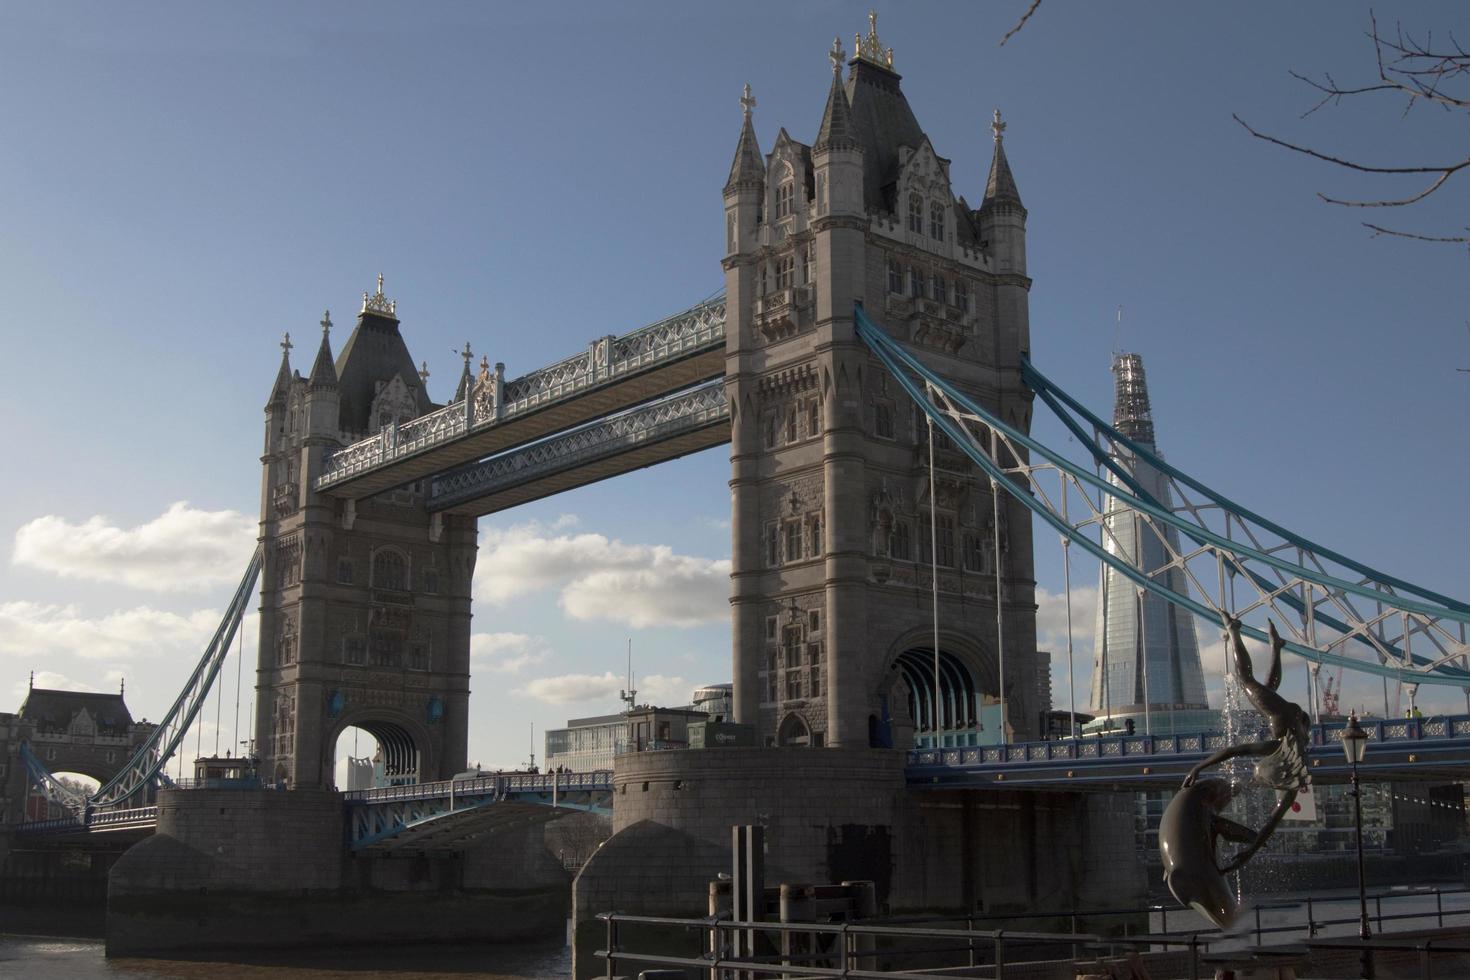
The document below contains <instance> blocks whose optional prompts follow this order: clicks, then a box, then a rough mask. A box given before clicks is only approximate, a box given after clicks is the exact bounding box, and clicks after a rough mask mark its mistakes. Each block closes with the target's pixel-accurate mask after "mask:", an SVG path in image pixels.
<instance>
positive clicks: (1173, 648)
mask: <svg viewBox="0 0 1470 980" xmlns="http://www.w3.org/2000/svg"><path fill="white" fill-rule="evenodd" d="M1113 377H1114V385H1115V390H1116V401H1115V403H1114V407H1113V425H1114V427H1115V428H1116V429H1118V431H1119V432H1121V433H1122V434H1123V435H1125V436H1127V437H1128V438H1129V439H1131V440H1133V441H1134V442H1136V443H1138V444H1139V445H1141V446H1143V447H1144V448H1146V449H1148V450H1150V451H1151V452H1155V453H1157V448H1156V445H1155V443H1154V423H1153V416H1152V413H1151V411H1150V408H1149V399H1148V384H1147V381H1146V380H1145V378H1144V373H1143V358H1142V357H1140V356H1139V355H1138V354H1115V355H1114V356H1113ZM1113 459H1114V461H1115V462H1116V463H1117V464H1118V466H1119V468H1120V469H1122V470H1123V471H1124V472H1125V473H1128V474H1130V475H1131V476H1132V477H1133V478H1134V479H1135V480H1136V481H1137V482H1138V484H1139V485H1140V486H1142V487H1143V489H1144V490H1146V491H1147V492H1148V493H1149V494H1151V495H1152V496H1153V498H1154V499H1155V500H1157V501H1158V502H1159V504H1160V505H1161V506H1163V507H1166V508H1167V507H1172V506H1173V499H1172V495H1171V494H1170V492H1169V487H1168V484H1167V482H1166V481H1165V480H1164V477H1163V475H1162V474H1161V473H1159V471H1158V470H1157V469H1155V468H1154V467H1152V466H1150V465H1149V464H1147V463H1145V462H1142V461H1141V460H1138V459H1135V458H1134V456H1133V455H1132V454H1131V453H1128V452H1126V450H1124V449H1122V448H1121V447H1120V448H1119V449H1118V451H1117V453H1116V454H1115V455H1114V457H1113ZM1108 482H1109V483H1112V484H1114V485H1117V484H1119V482H1120V481H1119V479H1118V477H1117V476H1116V475H1115V474H1109V475H1108ZM1103 523H1104V526H1105V528H1106V530H1105V532H1104V534H1103V545H1104V547H1105V548H1106V549H1107V550H1108V551H1109V552H1110V553H1112V554H1115V555H1118V556H1119V557H1121V558H1122V559H1123V560H1124V561H1125V562H1127V563H1128V564H1130V565H1133V566H1134V567H1136V568H1138V569H1140V570H1141V571H1142V572H1143V573H1144V574H1146V575H1148V576H1150V577H1151V578H1154V579H1155V580H1157V581H1159V582H1161V583H1162V584H1164V585H1166V586H1167V587H1168V588H1170V589H1172V590H1174V591H1175V592H1179V593H1181V594H1188V592H1189V585H1188V583H1187V582H1186V580H1185V576H1184V573H1183V571H1182V570H1180V569H1179V568H1177V567H1166V566H1167V565H1168V564H1169V562H1170V558H1171V554H1178V552H1179V536H1178V532H1176V531H1175V530H1174V528H1172V527H1165V528H1164V529H1163V531H1162V540H1161V539H1160V532H1159V531H1157V530H1155V527H1156V525H1154V524H1150V523H1147V522H1145V521H1143V520H1141V519H1140V518H1139V517H1138V516H1137V514H1136V513H1135V512H1134V511H1133V510H1131V509H1130V508H1128V507H1126V506H1125V505H1123V504H1122V503H1120V502H1118V501H1117V500H1116V499H1115V498H1111V497H1110V498H1108V501H1107V503H1106V506H1105V509H1104V517H1103ZM1091 710H1092V711H1093V712H1094V713H1095V714H1096V715H1097V718H1096V720H1095V721H1094V722H1093V723H1092V724H1090V725H1089V726H1088V730H1090V731H1091V730H1096V729H1098V728H1104V729H1109V728H1110V729H1112V730H1114V731H1116V730H1117V729H1119V728H1124V727H1126V725H1127V721H1128V720H1130V719H1131V720H1132V721H1133V723H1134V731H1135V732H1136V733H1138V734H1140V735H1141V734H1144V733H1145V732H1148V733H1151V734H1154V735H1163V734H1168V733H1170V732H1176V731H1177V732H1199V731H1205V730H1209V729H1213V728H1214V727H1215V726H1216V717H1215V713H1214V712H1211V711H1210V710H1209V703H1208V702H1207V701H1206V699H1205V679H1204V671H1203V670H1202V669H1201V667H1200V657H1199V644H1198V641H1197V640H1196V639H1195V632H1194V622H1193V617H1192V616H1191V615H1190V614H1189V613H1188V612H1186V611H1185V610H1182V609H1179V608H1177V607H1175V606H1174V605H1172V604H1171V603H1169V602H1168V601H1166V600H1164V599H1163V598H1160V597H1158V596H1154V595H1150V594H1148V593H1147V592H1143V591H1142V589H1140V587H1139V586H1137V585H1135V584H1134V583H1133V582H1132V581H1130V580H1129V579H1128V578H1126V577H1125V576H1124V575H1122V574H1120V573H1119V572H1117V571H1115V570H1114V569H1111V568H1109V567H1108V566H1107V565H1103V566H1102V573H1101V581H1100V583H1099V588H1098V605H1097V628H1096V630H1095V632H1094V634H1093V665H1092V704H1091Z"/></svg>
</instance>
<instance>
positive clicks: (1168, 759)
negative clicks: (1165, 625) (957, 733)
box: [905, 715, 1470, 793]
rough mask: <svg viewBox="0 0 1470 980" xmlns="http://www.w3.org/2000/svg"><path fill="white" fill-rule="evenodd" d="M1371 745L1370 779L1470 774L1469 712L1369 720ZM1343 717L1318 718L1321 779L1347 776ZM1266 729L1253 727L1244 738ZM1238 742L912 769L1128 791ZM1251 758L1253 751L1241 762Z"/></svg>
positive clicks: (965, 779) (1315, 745)
mask: <svg viewBox="0 0 1470 980" xmlns="http://www.w3.org/2000/svg"><path fill="white" fill-rule="evenodd" d="M1362 724H1363V727H1364V729H1365V730H1366V731H1367V732H1368V735H1369V743H1368V744H1369V748H1368V752H1367V755H1366V756H1365V757H1364V762H1363V764H1362V765H1360V766H1359V772H1360V774H1361V775H1362V777H1363V778H1364V779H1366V780H1371V781H1375V782H1376V781H1383V780H1464V779H1470V715H1454V716H1448V717H1435V718H1423V719H1402V720H1391V721H1390V720H1381V719H1367V720H1365V721H1364V722H1362ZM1343 727H1344V726H1343V723H1342V722H1328V723H1326V724H1322V725H1315V726H1313V727H1312V746H1311V748H1310V750H1309V752H1308V764H1309V766H1310V768H1311V774H1312V780H1313V781H1314V782H1319V783H1324V784H1331V783H1342V782H1347V780H1348V777H1349V772H1350V769H1349V767H1348V764H1347V759H1346V757H1345V756H1344V755H1343V751H1342V743H1341V732H1342V729H1343ZM1266 737H1268V733H1267V732H1265V731H1255V732H1248V733H1245V734H1243V735H1241V736H1240V737H1239V738H1238V739H1237V740H1238V741H1251V740H1257V739H1264V738H1266ZM1228 744H1230V740H1229V737H1228V736H1226V735H1223V734H1220V733H1218V732H1202V733H1198V734H1189V735H1155V736H1149V735H1122V736H1120V735H1114V736H1104V737H1097V736H1086V737H1083V738H1078V739H1059V740H1056V741H1051V742H1023V743H1016V744H1012V745H1006V746H999V745H991V746H975V747H962V748H939V749H917V750H913V751H911V752H909V754H908V765H907V766H906V768H905V772H906V774H907V778H908V782H909V785H910V786H912V787H914V788H928V789H1002V788H1010V787H1015V788H1019V789H1033V790H1057V791H1068V792H1093V793H1097V792H1126V791H1130V790H1139V791H1142V790H1165V789H1170V788H1173V787H1177V786H1178V785H1179V782H1180V781H1181V780H1182V779H1183V778H1184V776H1185V774H1187V773H1188V772H1189V770H1190V769H1191V768H1192V767H1193V766H1194V765H1195V763H1197V762H1200V761H1201V760H1203V759H1204V758H1206V757H1207V756H1208V755H1209V754H1210V753H1212V752H1214V751H1216V750H1217V749H1221V748H1224V747H1225V746H1226V745H1228ZM1243 764H1244V765H1249V760H1244V761H1243Z"/></svg>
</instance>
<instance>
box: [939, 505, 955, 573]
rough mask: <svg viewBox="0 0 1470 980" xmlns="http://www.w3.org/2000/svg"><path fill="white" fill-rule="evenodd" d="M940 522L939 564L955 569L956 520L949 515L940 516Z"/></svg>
mask: <svg viewBox="0 0 1470 980" xmlns="http://www.w3.org/2000/svg"><path fill="white" fill-rule="evenodd" d="M938 521H939V534H938V538H939V541H938V544H939V564H941V565H943V566H944V567H945V568H953V567H954V518H953V517H952V516H950V515H949V514H940V515H938Z"/></svg>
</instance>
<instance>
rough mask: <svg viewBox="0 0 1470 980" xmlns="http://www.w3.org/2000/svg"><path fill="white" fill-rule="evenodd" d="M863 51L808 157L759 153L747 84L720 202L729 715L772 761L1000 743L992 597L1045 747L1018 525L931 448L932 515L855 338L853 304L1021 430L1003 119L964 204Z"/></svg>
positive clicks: (1014, 706)
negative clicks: (789, 752)
mask: <svg viewBox="0 0 1470 980" xmlns="http://www.w3.org/2000/svg"><path fill="white" fill-rule="evenodd" d="M856 44H857V50H856V52H854V56H853V57H852V59H851V60H850V61H847V60H846V54H845V52H843V51H842V49H841V45H840V43H839V42H836V41H834V42H833V50H832V53H831V59H832V81H831V86H830V89H829V91H828V93H827V101H826V107H825V109H824V110H823V112H822V118H821V125H820V127H819V128H818V130H817V133H816V138H815V139H814V140H813V142H812V143H811V144H809V145H808V144H805V143H801V142H798V141H797V140H796V139H794V138H792V137H791V136H790V135H789V134H788V133H787V132H786V130H785V129H782V130H781V131H780V132H779V134H778V135H777V136H776V140H775V145H774V146H773V147H772V149H771V152H770V153H769V154H766V155H764V156H763V155H762V154H761V151H760V148H759V146H758V144H757V142H756V136H755V130H754V127H753V125H752V109H753V107H754V105H755V100H754V99H752V98H750V89H749V86H747V87H746V93H745V98H743V99H742V100H741V103H742V106H743V108H744V113H745V120H744V127H743V129H742V130H741V133H740V138H739V142H738V144H737V148H736V152H735V159H734V162H733V164H732V165H731V168H730V176H729V180H728V182H727V183H726V184H725V189H724V201H725V258H724V262H723V265H724V269H725V282H726V288H727V294H728V307H727V309H728V313H727V316H728V321H727V328H726V336H727V348H726V350H727V354H726V357H727V367H726V378H727V394H728V397H729V403H730V407H731V417H732V420H733V434H732V448H731V468H732V477H731V481H730V486H731V489H732V496H733V506H734V512H733V532H732V533H733V539H734V541H733V558H734V567H733V572H732V579H733V582H732V598H731V603H732V607H733V614H734V616H733V632H734V636H733V642H734V648H735V657H734V659H735V715H736V719H737V720H738V721H741V722H746V723H751V724H755V725H756V726H758V731H759V734H760V736H761V739H762V742H763V743H764V744H768V745H770V744H776V745H829V746H847V747H859V746H874V747H889V746H893V747H902V746H904V745H907V744H911V743H912V742H913V741H915V740H917V741H918V743H919V744H932V742H933V740H935V739H936V738H937V739H938V740H940V741H941V742H942V743H943V744H947V745H957V744H958V745H963V744H974V743H977V742H979V741H981V740H998V738H997V736H998V734H999V732H998V731H997V729H998V728H999V720H1000V709H999V707H998V705H997V704H996V700H997V696H998V695H999V694H1000V687H999V680H1000V675H1001V673H1002V672H1001V670H1000V669H999V658H998V656H997V649H998V647H997V643H998V639H997V628H996V619H997V616H996V604H997V601H999V603H1000V605H1001V608H1002V617H1003V630H1002V631H1001V632H1002V634H1003V637H1004V639H1003V643H1004V647H1005V670H1004V676H1005V684H1006V701H1007V709H1008V711H1007V713H1008V716H1009V717H1008V722H1009V726H1010V728H1011V734H1012V737H1013V738H1023V737H1030V736H1034V735H1036V733H1037V729H1038V725H1039V718H1040V714H1041V712H1043V711H1045V710H1046V709H1047V708H1049V707H1050V704H1049V697H1048V694H1047V691H1048V686H1049V685H1048V673H1047V664H1046V663H1045V660H1044V655H1039V654H1038V653H1037V652H1036V625H1035V602H1034V586H1035V583H1034V573H1033V568H1032V554H1031V530H1030V528H1031V522H1030V518H1029V515H1028V512H1027V511H1026V510H1025V508H1024V507H1023V506H1021V505H1020V504H1019V503H1017V502H1015V501H1014V500H1012V499H1011V497H1010V496H1009V495H1008V494H1005V493H1002V494H1001V499H1000V502H999V522H998V523H999V528H997V526H996V525H997V522H996V520H995V517H994V515H995V513H996V508H995V507H994V506H993V500H992V493H991V488H990V486H989V483H988V480H987V479H986V478H985V477H984V475H983V474H982V473H981V472H980V471H979V470H978V468H976V467H974V466H973V465H971V464H970V462H969V460H967V459H966V458H965V457H964V456H963V455H962V454H961V453H959V452H958V451H956V450H955V448H954V447H953V446H951V445H946V444H944V443H942V442H940V443H939V444H937V445H936V452H935V457H936V471H937V478H936V492H935V495H934V496H935V498H936V499H935V500H934V501H933V506H932V508H931V501H930V494H929V469H928V441H927V426H926V422H925V419H924V417H923V415H922V413H921V412H919V411H918V410H917V409H916V407H915V406H914V405H913V404H911V403H910V402H909V400H908V399H907V397H906V395H905V394H904V393H903V391H902V390H901V389H900V388H899V386H898V385H897V384H896V383H895V381H894V380H893V379H892V378H891V377H890V376H889V375H888V373H887V372H886V371H885V370H884V369H883V367H882V366H881V365H880V363H879V362H878V360H877V359H876V358H875V357H873V356H872V355H871V354H870V353H869V352H868V350H867V348H866V347H865V346H864V345H863V343H862V342H861V341H860V340H859V339H858V338H857V337H856V335H855V333H854V322H853V306H854V304H855V303H861V304H862V305H863V308H864V310H865V311H866V312H867V314H868V316H869V317H870V318H871V319H872V320H873V321H874V322H875V323H877V324H879V325H880V326H882V327H883V328H885V329H887V330H888V331H889V332H890V333H892V334H893V335H894V336H895V337H896V338H898V339H899V340H900V341H902V342H903V343H905V344H907V345H908V346H909V347H910V348H911V349H912V350H914V351H915V352H916V353H917V354H918V355H919V356H920V357H922V358H923V359H924V360H925V361H926V362H927V363H928V364H929V365H930V366H931V367H933V368H934V369H936V370H937V371H939V372H940V373H942V374H943V375H944V376H946V377H948V378H950V379H953V381H954V382H955V383H956V384H958V385H959V386H960V387H961V388H963V389H964V390H966V391H967V392H969V393H971V394H972V395H974V396H975V397H976V398H977V399H979V400H980V402H981V403H982V404H984V405H986V406H987V407H988V408H990V409H991V410H992V411H994V412H996V413H997V414H999V415H1000V416H1001V417H1002V418H1004V419H1006V420H1007V421H1008V422H1009V423H1010V424H1011V425H1014V426H1017V427H1019V428H1021V429H1023V430H1025V429H1028V428H1029V425H1030V418H1031V404H1030V403H1031V396H1030V393H1029V392H1028V391H1027V390H1026V389H1025V388H1024V387H1023V386H1022V384H1021V379H1020V371H1019V367H1020V356H1021V354H1022V353H1023V352H1024V351H1026V350H1027V348H1028V346H1029V325H1028V312H1027V294H1028V290H1029V288H1030V285H1031V280H1030V279H1029V278H1028V277H1027V275H1026V209H1025V208H1024V207H1023V206H1022V204H1021V198H1020V194H1019V193H1018V191H1017V188H1016V182H1015V180H1014V178H1013V177H1012V174H1011V169H1010V165H1009V164H1008V163H1007V161H1006V155H1005V150H1004V148H1003V143H1002V131H1003V129H1004V124H1003V123H1001V122H1000V117H999V113H998V112H997V113H996V115H995V121H994V125H993V131H994V156H993V158H992V160H991V163H990V171H989V176H988V179H987V181H986V183H985V190H984V197H983V200H982V202H981V204H980V207H979V208H978V209H976V208H972V207H971V206H970V205H969V204H968V203H967V202H966V200H965V198H964V197H962V196H957V195H956V194H955V192H954V190H953V188H952V185H951V172H950V161H949V160H947V159H945V158H944V157H942V156H940V155H939V154H938V152H936V149H935V147H934V146H933V145H932V144H931V142H930V140H929V138H928V137H927V136H926V135H925V134H924V131H923V129H922V128H921V127H920V125H919V123H918V120H917V119H916V118H915V116H914V113H913V111H912V110H911V109H910V107H909V104H908V101H907V99H906V98H905V97H904V94H903V92H902V90H901V88H900V86H899V81H900V78H899V75H898V73H897V72H895V71H894V66H893V52H892V49H885V48H884V47H883V46H882V45H881V44H880V42H879V40H878V35H877V28H876V23H874V24H873V26H872V29H871V30H870V32H869V33H868V35H867V36H866V37H859V38H858V39H857V41H856ZM844 62H846V68H847V77H846V79H845V80H844V78H843V68H844ZM975 176H976V177H977V178H978V174H976V175H975ZM938 438H939V439H941V440H942V438H943V437H942V436H940V437H938ZM931 510H932V512H933V513H934V514H935V520H934V525H935V526H934V528H933V537H934V538H935V539H936V544H937V547H936V548H935V549H934V551H935V553H936V554H937V563H938V571H939V589H938V591H939V621H940V630H939V638H938V647H939V651H940V657H939V659H940V662H941V670H940V673H941V679H940V682H939V686H940V691H939V698H938V700H939V701H940V717H939V718H938V719H937V721H936V719H935V718H934V717H933V715H934V710H933V707H932V706H933V705H934V703H935V700H936V699H935V696H934V691H933V678H934V675H935V671H934V666H933V664H934V659H935V658H934V647H935V638H934V637H935V634H934V628H933V620H932V606H931V603H932V595H931V586H930V576H931V563H930V551H931V548H930V539H931V528H930V513H931ZM997 541H998V543H999V547H998V549H997V547H996V543H997ZM997 551H998V555H997ZM997 561H999V562H1000V579H1001V587H1000V596H999V599H997V596H996V572H995V563H996V562H997Z"/></svg>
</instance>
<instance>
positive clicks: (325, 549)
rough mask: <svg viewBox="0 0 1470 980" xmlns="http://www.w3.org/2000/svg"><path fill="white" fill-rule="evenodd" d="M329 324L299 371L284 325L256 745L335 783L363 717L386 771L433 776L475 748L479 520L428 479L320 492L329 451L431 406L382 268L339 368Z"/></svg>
mask: <svg viewBox="0 0 1470 980" xmlns="http://www.w3.org/2000/svg"><path fill="white" fill-rule="evenodd" d="M331 326H332V324H331V318H330V316H328V317H325V318H324V319H323V320H322V323H321V327H322V337H321V345H320V347H319V348H318V350H317V353H316V360H315V362H314V363H313V364H312V367H311V373H310V374H309V375H308V376H307V377H305V378H303V377H302V376H301V375H300V373H299V372H293V371H292V370H291V365H290V336H289V335H287V338H286V341H285V342H284V343H283V344H282V345H281V346H282V348H283V349H284V351H285V353H284V354H283V355H282V358H281V368H280V372H279V373H278V375H277V377H276V383H275V386H274V387H273V388H272V390H271V395H270V401H269V402H268V404H267V405H266V408H265V429H266V432H265V454H264V455H263V456H262V458H261V462H262V463H263V465H264V474H263V480H262V484H261V500H260V540H261V543H262V545H263V546H264V548H265V563H264V566H263V568H262V571H261V580H260V596H261V604H260V650H259V656H258V667H257V672H256V708H255V717H256V721H255V746H256V753H257V755H258V756H259V757H260V758H261V760H262V766H261V772H262V775H263V776H265V777H266V778H268V779H270V780H273V781H277V782H280V781H284V782H286V783H287V784H289V785H291V786H330V785H332V783H333V774H332V772H331V771H330V769H331V764H332V758H333V752H334V748H335V744H336V740H337V736H338V735H339V734H340V733H341V732H342V731H343V729H345V728H347V727H349V726H354V725H355V726H357V727H359V728H362V729H364V730H365V731H368V732H370V733H371V734H372V735H373V736H374V737H375V738H377V740H378V742H379V744H380V746H381V747H382V751H383V761H384V768H385V771H386V774H387V775H388V777H389V778H390V779H393V780H395V781H401V782H413V781H422V780H429V779H440V778H444V777H446V776H450V775H453V774H454V773H455V772H457V771H459V770H461V769H463V768H464V763H465V753H466V751H467V747H466V742H467V738H468V705H469V632H470V580H471V577H472V575H473V573H474V567H475V550H476V526H475V525H476V522H475V519H474V518H473V517H456V516H439V515H434V516H431V515H430V514H429V512H428V511H427V509H426V508H425V506H424V493H423V491H424V485H423V482H422V481H420V482H417V483H412V484H409V485H407V486H404V487H400V488H398V489H396V490H390V491H387V492H385V493H381V494H378V495H377V496H375V497H372V498H370V499H368V500H365V501H350V500H349V501H344V500H336V499H333V498H330V497H326V496H323V495H321V494H317V493H315V492H313V491H312V489H311V488H312V485H313V483H314V482H315V480H316V477H317V475H318V474H319V472H320V468H321V464H322V457H323V455H324V453H325V452H327V451H329V450H331V449H335V448H337V447H338V446H341V445H344V444H346V443H349V442H351V441H354V440H357V439H361V438H364V437H366V436H370V435H372V434H374V433H376V432H379V431H381V430H385V429H386V430H393V429H395V427H396V426H397V424H398V423H399V422H402V421H407V420H409V419H411V418H415V417H417V416H419V415H422V414H424V413H425V412H427V411H431V410H432V409H434V408H436V407H438V406H436V405H434V404H432V403H431V402H430V400H429V397H428V394H427V392H426V391H425V382H426V380H427V373H426V372H425V373H422V374H421V373H420V372H419V371H417V370H415V368H414V365H413V360H412V358H411V357H410V356H409V353H408V348H407V346H406V345H405V344H404V341H403V338H402V336H401V335H400V334H399V329H398V328H399V322H398V316H397V308H396V304H395V303H393V302H391V301H389V300H388V299H386V298H385V297H384V295H383V282H382V277H381V276H379V277H378V289H377V292H376V293H374V294H373V295H368V294H367V293H364V294H363V305H362V310H361V313H360V314H359V316H358V319H357V326H356V328H355V329H354V330H353V332H352V336H351V337H349V338H348V340H347V344H346V345H345V346H344V347H343V348H342V353H341V356H339V357H338V358H337V359H336V361H335V363H334V361H333V359H332V351H331V337H330V330H331ZM466 363H468V361H467V362H466Z"/></svg>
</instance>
